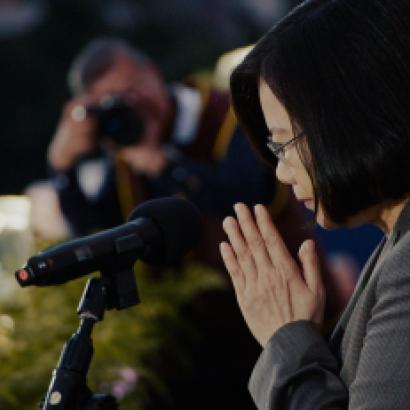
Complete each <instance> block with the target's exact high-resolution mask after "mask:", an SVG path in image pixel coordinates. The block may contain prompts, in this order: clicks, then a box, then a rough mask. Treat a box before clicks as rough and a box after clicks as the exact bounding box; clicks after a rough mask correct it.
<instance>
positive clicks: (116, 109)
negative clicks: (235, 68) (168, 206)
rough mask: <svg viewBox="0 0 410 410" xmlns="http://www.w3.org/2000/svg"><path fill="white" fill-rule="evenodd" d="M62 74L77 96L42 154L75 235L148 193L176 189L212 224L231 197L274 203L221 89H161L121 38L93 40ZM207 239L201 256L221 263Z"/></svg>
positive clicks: (118, 215) (115, 219)
mask: <svg viewBox="0 0 410 410" xmlns="http://www.w3.org/2000/svg"><path fill="white" fill-rule="evenodd" d="M68 81H69V86H70V89H71V92H72V93H73V95H74V98H73V99H72V100H71V101H69V102H68V103H67V104H66V106H65V108H64V110H63V114H62V117H61V120H60V122H59V124H58V127H57V131H56V133H55V135H54V137H53V139H52V142H51V144H50V147H49V151H48V161H49V165H50V168H51V171H52V174H53V180H54V182H55V184H54V185H55V187H56V190H57V192H58V196H59V199H60V203H61V207H62V210H63V213H64V214H65V216H66V217H67V219H68V221H69V223H70V225H71V227H72V230H73V232H74V234H84V233H87V232H89V231H90V230H95V229H100V228H105V227H109V226H112V225H115V224H118V223H121V222H122V221H123V220H124V219H125V218H126V216H127V215H128V214H129V212H130V211H131V210H132V209H133V207H135V205H136V204H137V203H139V202H141V201H142V200H144V199H147V198H150V197H156V196H164V195H173V194H182V195H184V196H185V197H187V198H188V199H190V200H192V201H193V202H194V203H195V204H196V205H197V206H198V207H199V208H200V209H201V211H203V212H204V214H205V215H206V216H209V218H210V220H213V219H215V217H216V218H217V219H218V221H219V220H220V218H221V216H222V215H224V214H226V213H227V212H231V209H232V204H233V203H235V201H238V200H241V201H244V202H245V203H248V204H253V203H256V202H262V203H269V202H270V201H271V199H272V197H273V191H274V189H272V178H273V176H272V173H271V171H270V170H269V169H268V168H266V167H265V166H263V165H261V164H260V162H259V161H258V160H257V159H256V157H255V156H254V153H253V152H252V151H251V150H250V149H249V148H248V145H247V144H248V143H247V141H246V139H245V138H244V136H243V134H242V133H241V132H240V131H239V130H238V129H237V128H236V125H235V120H234V117H233V114H232V113H231V112H230V110H229V97H228V95H227V94H225V93H223V92H220V91H216V90H212V89H211V88H209V87H206V86H203V85H201V86H200V88H198V87H196V86H195V85H189V86H188V85H185V84H173V85H171V86H167V85H166V84H165V82H164V80H163V78H162V76H161V73H160V72H159V70H158V68H157V67H156V66H155V64H154V63H153V62H152V61H151V60H149V59H148V57H146V56H145V55H143V54H142V53H141V52H139V51H137V50H135V49H133V48H131V47H130V46H129V45H128V44H126V43H125V42H123V41H122V40H117V39H97V40H95V41H93V42H91V43H90V44H89V45H88V46H87V47H86V48H85V49H84V50H83V51H82V52H81V53H80V54H79V55H78V57H77V58H76V59H75V61H74V62H73V64H72V66H71V68H70V71H69V75H68ZM96 155H98V161H96V160H95V157H96ZM90 157H93V158H94V160H93V162H90ZM90 163H93V164H94V165H95V164H98V167H94V169H97V168H98V169H100V170H101V172H100V174H99V175H98V176H97V177H94V179H95V181H94V182H93V184H94V185H93V192H92V193H91V194H90V193H87V190H86V189H84V185H87V184H88V185H90V184H91V183H92V181H90V179H89V178H88V177H84V176H83V175H85V174H86V171H84V170H87V169H89V168H90V167H88V168H87V166H88V165H90ZM87 175H88V174H87ZM82 176H83V177H82ZM81 179H83V181H81ZM244 181H245V182H244ZM82 182H84V183H82ZM244 185H246V187H247V188H246V189H245V190H244V189H243V187H244ZM210 226H214V227H215V229H212V228H210V229H208V231H209V232H206V234H207V233H209V235H211V236H212V235H214V231H215V230H217V231H218V232H220V229H219V228H218V229H216V227H217V226H218V224H217V223H214V224H213V223H212V222H211V224H210ZM211 231H212V232H211ZM221 234H222V233H221ZM205 237H206V241H204V243H205V246H206V247H208V246H209V247H211V242H212V249H210V250H206V252H205V250H204V252H203V253H204V254H207V255H208V256H207V258H208V259H209V262H210V263H211V264H215V263H216V264H217V263H220V262H219V256H218V250H217V246H216V242H215V240H212V241H211V242H210V241H209V240H208V239H209V238H207V235H205ZM215 239H218V238H215ZM208 244H210V245H208ZM213 255H214V256H213ZM207 262H208V261H207Z"/></svg>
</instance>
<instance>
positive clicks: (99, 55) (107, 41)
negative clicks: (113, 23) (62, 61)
mask: <svg viewBox="0 0 410 410" xmlns="http://www.w3.org/2000/svg"><path fill="white" fill-rule="evenodd" d="M119 56H125V57H127V58H129V59H130V60H131V61H135V62H136V63H137V64H141V63H144V62H147V61H149V58H148V57H147V56H146V55H145V54H144V53H143V52H141V51H140V50H137V49H136V48H134V47H132V46H131V45H130V44H129V43H128V42H126V41H125V40H122V39H119V38H114V37H101V38H97V39H95V40H92V41H91V42H90V43H89V44H88V45H86V46H85V48H84V49H83V50H82V51H80V53H79V54H78V55H77V56H76V57H75V58H74V61H73V62H72V64H71V66H70V68H69V70H68V75H67V82H68V87H69V89H70V91H71V93H72V94H73V95H79V94H82V93H84V92H85V91H86V90H87V88H88V87H89V86H90V85H91V84H92V83H93V82H94V81H95V80H97V79H98V78H99V77H101V75H103V74H104V73H105V72H106V71H107V69H108V68H110V67H111V66H112V64H113V63H114V62H115V60H116V59H117V58H118V57H119Z"/></svg>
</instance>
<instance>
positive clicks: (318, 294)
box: [221, 204, 325, 346]
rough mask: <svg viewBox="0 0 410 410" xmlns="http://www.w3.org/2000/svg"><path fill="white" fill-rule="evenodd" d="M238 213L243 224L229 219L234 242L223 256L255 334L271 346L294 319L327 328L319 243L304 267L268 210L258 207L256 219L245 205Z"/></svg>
mask: <svg viewBox="0 0 410 410" xmlns="http://www.w3.org/2000/svg"><path fill="white" fill-rule="evenodd" d="M235 211H236V215H237V220H236V219H235V218H232V217H228V218H226V219H225V220H224V223H223V227H224V230H225V232H226V233H227V235H228V238H229V242H230V244H228V243H226V242H223V243H222V244H221V254H222V258H223V261H224V263H225V266H226V268H227V270H228V272H229V274H230V276H231V279H232V282H233V285H234V288H235V292H236V296H237V299H238V303H239V306H240V308H241V311H242V314H243V316H244V318H245V321H246V323H247V325H248V327H249V329H250V331H251V332H252V334H253V335H254V336H255V338H256V339H257V340H258V342H259V343H260V344H261V345H262V346H265V345H266V344H267V342H268V341H269V339H270V337H271V336H272V335H273V334H274V333H275V332H276V330H278V329H279V328H280V327H281V326H283V325H285V324H287V323H290V322H292V321H297V320H310V321H312V322H314V323H315V324H316V325H318V326H321V324H322V321H323V312H324V306H325V291H324V287H323V283H322V279H321V275H320V268H319V260H318V257H317V254H316V251H315V247H314V243H313V241H312V240H307V241H305V242H304V243H303V244H302V246H301V248H300V251H299V258H300V262H301V266H299V265H298V264H297V263H296V261H295V260H294V259H293V258H292V256H291V255H290V254H289V252H288V250H287V249H286V246H285V244H284V242H283V240H282V238H281V237H280V235H279V233H278V231H277V230H276V228H275V226H274V225H273V223H272V221H271V216H270V214H269V212H268V211H267V210H266V208H265V207H263V206H262V205H257V206H256V207H255V215H256V221H254V219H253V216H252V214H251V212H250V211H249V209H248V208H247V207H246V206H245V205H243V204H236V205H235Z"/></svg>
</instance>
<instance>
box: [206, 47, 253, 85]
mask: <svg viewBox="0 0 410 410" xmlns="http://www.w3.org/2000/svg"><path fill="white" fill-rule="evenodd" d="M252 48H253V45H250V46H246V47H241V48H237V49H235V50H232V51H228V52H227V53H225V54H222V56H221V57H219V59H218V61H217V62H216V65H215V70H214V75H213V80H212V83H213V85H214V86H215V87H216V88H219V89H221V90H228V88H229V77H230V75H231V73H232V71H233V70H234V68H235V67H236V66H237V65H238V64H240V63H241V62H242V61H243V59H244V58H245V56H246V55H247V54H248V53H249V52H250V51H251V50H252Z"/></svg>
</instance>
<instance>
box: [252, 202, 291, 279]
mask: <svg viewBox="0 0 410 410" xmlns="http://www.w3.org/2000/svg"><path fill="white" fill-rule="evenodd" d="M255 217H256V223H257V226H258V229H259V231H260V233H261V236H262V238H263V241H264V243H265V244H266V249H267V252H268V254H269V258H270V260H271V261H272V264H273V265H274V266H275V267H276V268H278V269H280V268H283V269H284V272H282V273H285V272H286V273H287V275H288V276H289V275H293V274H296V273H297V272H298V269H297V267H296V264H295V261H294V259H293V258H292V256H291V255H290V253H289V251H288V249H287V247H286V245H285V243H284V242H283V239H282V237H281V235H280V234H279V232H278V230H277V229H276V227H275V225H274V224H273V223H272V219H271V218H272V217H271V215H270V213H269V211H268V210H267V209H266V208H265V207H264V206H263V205H256V206H255ZM283 269H282V270H283Z"/></svg>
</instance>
